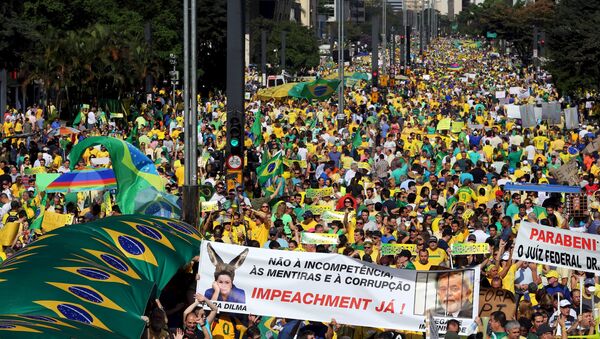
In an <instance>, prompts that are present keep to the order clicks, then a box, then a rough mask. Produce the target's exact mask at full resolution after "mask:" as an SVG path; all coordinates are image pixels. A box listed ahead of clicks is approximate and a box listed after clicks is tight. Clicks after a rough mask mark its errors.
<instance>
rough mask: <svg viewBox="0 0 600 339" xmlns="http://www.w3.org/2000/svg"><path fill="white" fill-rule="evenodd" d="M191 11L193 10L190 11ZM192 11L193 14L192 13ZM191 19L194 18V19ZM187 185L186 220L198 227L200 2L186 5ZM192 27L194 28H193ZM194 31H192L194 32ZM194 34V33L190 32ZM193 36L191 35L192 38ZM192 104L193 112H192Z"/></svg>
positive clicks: (184, 5) (184, 218)
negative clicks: (197, 44)
mask: <svg viewBox="0 0 600 339" xmlns="http://www.w3.org/2000/svg"><path fill="white" fill-rule="evenodd" d="M190 7H191V8H190ZM190 10H191V11H190ZM190 17H191V18H190ZM183 25H184V27H183V38H184V42H183V54H184V55H183V66H184V76H183V77H184V79H183V84H184V88H183V92H184V93H183V102H184V159H185V160H184V166H185V167H184V180H183V181H184V183H183V220H185V221H186V222H187V223H189V224H190V225H192V226H197V224H198V207H199V206H198V154H197V152H198V104H197V102H196V95H197V90H196V82H197V79H196V0H191V6H190V0H184V2H183ZM190 26H191V27H190ZM190 28H191V29H190ZM190 30H191V32H190ZM190 33H191V34H190ZM190 103H191V106H192V107H191V110H190Z"/></svg>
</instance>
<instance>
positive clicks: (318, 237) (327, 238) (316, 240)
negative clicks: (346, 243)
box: [300, 232, 338, 245]
mask: <svg viewBox="0 0 600 339" xmlns="http://www.w3.org/2000/svg"><path fill="white" fill-rule="evenodd" d="M300 242H301V243H303V244H311V245H337V243H338V236H337V234H333V233H332V234H330V233H309V232H302V238H301V239H300Z"/></svg>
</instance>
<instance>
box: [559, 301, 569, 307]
mask: <svg viewBox="0 0 600 339" xmlns="http://www.w3.org/2000/svg"><path fill="white" fill-rule="evenodd" d="M569 306H571V303H570V302H569V301H568V300H567V299H561V300H560V307H569Z"/></svg>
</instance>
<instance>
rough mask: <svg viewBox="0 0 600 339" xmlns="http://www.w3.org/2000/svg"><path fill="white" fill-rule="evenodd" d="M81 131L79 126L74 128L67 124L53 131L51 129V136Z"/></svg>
mask: <svg viewBox="0 0 600 339" xmlns="http://www.w3.org/2000/svg"><path fill="white" fill-rule="evenodd" d="M80 132H81V131H80V130H78V129H77V128H73V127H67V126H62V127H59V128H55V129H53V130H52V131H50V136H53V137H55V136H59V135H71V134H78V133H80Z"/></svg>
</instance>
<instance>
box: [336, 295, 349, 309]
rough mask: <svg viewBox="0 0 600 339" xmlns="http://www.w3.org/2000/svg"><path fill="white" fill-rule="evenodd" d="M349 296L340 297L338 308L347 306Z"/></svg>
mask: <svg viewBox="0 0 600 339" xmlns="http://www.w3.org/2000/svg"><path fill="white" fill-rule="evenodd" d="M349 299H350V297H342V300H340V304H339V306H338V307H339V308H348V302H349V301H350V300H349Z"/></svg>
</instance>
